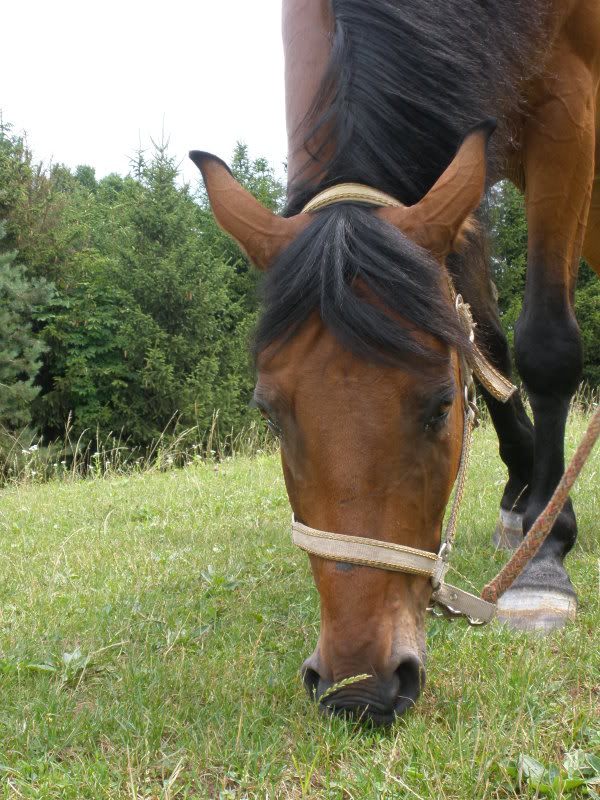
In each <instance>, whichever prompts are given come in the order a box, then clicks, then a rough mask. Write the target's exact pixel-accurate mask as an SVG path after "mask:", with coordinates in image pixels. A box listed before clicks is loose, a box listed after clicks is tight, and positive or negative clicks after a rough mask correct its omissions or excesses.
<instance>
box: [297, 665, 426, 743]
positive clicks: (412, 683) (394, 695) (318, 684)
mask: <svg viewBox="0 0 600 800" xmlns="http://www.w3.org/2000/svg"><path fill="white" fill-rule="evenodd" d="M303 679H304V685H305V687H306V690H307V691H308V693H309V695H310V697H311V699H313V700H314V701H316V702H318V706H319V711H321V712H322V713H324V714H328V715H335V716H339V717H344V718H346V719H349V720H352V721H354V722H370V723H372V724H373V725H377V726H382V727H388V726H390V725H392V724H393V723H394V722H395V721H396V720H397V719H398V718H399V717H401V716H402V715H403V714H405V713H406V712H407V711H408V710H409V709H411V708H413V706H415V705H416V701H417V698H418V697H419V695H420V693H421V691H422V689H423V686H424V684H425V669H424V667H423V665H422V663H421V661H420V660H419V659H418V658H416V657H415V656H411V657H410V658H405V660H404V661H403V662H402V663H401V664H400V665H399V666H398V667H397V668H396V670H395V671H394V673H393V675H392V677H391V678H390V679H388V680H382V679H378V678H370V679H369V680H365V681H363V682H361V683H355V684H352V685H350V686H342V687H340V688H339V689H336V690H334V691H331V689H332V688H333V686H334V685H333V684H332V683H329V684H328V682H327V681H323V679H322V678H321V677H320V676H319V673H318V672H317V671H316V670H315V669H313V668H312V667H311V666H307V665H306V664H305V665H304V669H303Z"/></svg>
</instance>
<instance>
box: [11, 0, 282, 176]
mask: <svg viewBox="0 0 600 800" xmlns="http://www.w3.org/2000/svg"><path fill="white" fill-rule="evenodd" d="M280 5H281V0H193V1H192V2H190V1H189V0H188V1H187V2H184V0H169V1H168V2H162V3H155V2H152V1H151V0H144V2H141V1H140V0H120V2H115V0H103V2H97V1H96V0H77V2H74V1H73V0H54V2H48V0H43V1H40V0H28V2H25V3H18V2H11V3H4V4H3V8H2V47H1V48H0V109H1V110H2V114H3V117H4V121H5V122H10V123H12V124H13V125H14V126H15V130H16V131H22V130H25V131H26V132H27V135H28V141H29V145H30V147H31V148H32V149H33V152H34V156H35V158H36V160H44V161H48V160H49V159H50V158H52V160H53V161H55V162H63V163H65V164H68V165H69V166H70V167H75V166H76V165H77V164H90V165H91V166H93V167H95V168H96V174H97V175H98V177H102V176H103V175H106V174H107V173H109V172H120V173H122V174H125V173H126V172H127V171H128V167H129V156H131V155H132V154H133V152H134V151H135V150H136V149H137V147H138V142H139V141H140V139H141V143H142V146H143V147H149V146H150V137H153V138H154V139H156V138H160V137H161V134H162V129H163V121H164V131H165V134H166V136H168V137H170V144H171V147H170V150H171V152H172V153H173V154H174V155H176V156H177V158H178V159H181V160H182V170H183V175H184V178H186V179H190V178H194V179H195V177H196V173H197V171H196V168H195V167H194V165H193V164H192V163H191V162H189V161H188V160H187V159H186V158H185V156H186V154H187V151H188V150H194V149H198V150H209V151H212V152H214V153H216V154H217V155H219V156H220V157H221V158H223V159H224V160H225V161H227V162H229V161H230V157H231V152H232V150H233V147H234V145H235V142H236V141H237V140H238V139H241V140H243V141H245V142H246V143H247V144H248V146H249V149H250V155H251V156H252V157H253V158H255V157H257V156H265V157H266V158H267V159H268V160H269V161H270V162H271V163H272V164H273V166H274V167H275V168H276V169H277V171H278V172H279V173H280V174H282V167H281V164H282V162H283V161H284V159H285V156H286V138H285V119H284V113H285V109H284V97H283V54H282V49H281V33H280V13H281V12H280Z"/></svg>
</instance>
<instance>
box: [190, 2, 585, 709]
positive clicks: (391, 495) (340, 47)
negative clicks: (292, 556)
mask: <svg viewBox="0 0 600 800" xmlns="http://www.w3.org/2000/svg"><path fill="white" fill-rule="evenodd" d="M283 36H284V46H285V55H286V96H287V123H288V134H289V160H288V178H289V185H288V205H287V209H286V212H285V216H284V217H277V216H274V215H272V214H271V213H270V212H268V211H267V210H265V209H264V208H263V207H262V206H260V204H259V203H258V202H257V201H255V200H254V199H253V198H252V197H251V196H250V195H249V194H248V193H247V192H246V191H245V190H243V189H242V188H241V187H240V186H239V185H238V184H237V183H236V182H235V181H234V179H233V178H232V176H231V174H230V172H229V171H228V169H227V167H226V166H225V165H224V164H223V162H221V161H220V160H219V159H217V158H216V157H214V156H212V155H210V154H207V153H200V152H193V153H192V154H191V157H192V159H193V160H194V162H195V163H196V164H197V165H198V166H199V168H200V169H201V171H202V174H203V176H204V180H205V183H206V188H207V192H208V195H209V198H210V202H211V204H212V208H213V211H214V214H215V216H216V219H217V221H218V223H219V224H220V225H221V226H222V227H223V228H224V229H225V230H226V231H227V232H228V233H230V234H231V235H232V236H233V237H234V238H235V239H236V240H237V241H238V243H239V244H240V245H241V246H242V248H243V249H244V250H245V251H246V253H247V254H248V256H249V257H250V259H251V260H252V262H253V263H254V264H255V266H256V267H257V268H258V269H261V270H264V271H265V281H264V303H263V315H262V319H261V321H260V323H259V327H258V331H257V335H256V343H255V348H256V358H257V372H258V381H257V385H256V391H255V401H256V403H257V405H258V407H259V408H260V410H261V412H262V413H263V415H264V416H265V417H266V418H267V419H268V420H269V423H270V425H271V426H272V427H273V429H274V430H275V431H276V432H277V433H278V434H279V436H280V437H281V457H282V463H283V470H284V475H285V480H286V485H287V489H288V495H289V499H290V503H291V506H292V509H293V511H294V514H295V516H296V518H297V519H298V520H300V521H302V522H304V523H305V524H306V525H309V526H311V527H313V528H318V529H322V530H326V531H333V532H340V533H345V534H349V535H353V536H361V537H368V538H372V539H380V540H386V541H389V542H394V543H398V544H403V545H409V546H412V547H416V548H419V549H424V550H429V551H431V552H435V551H437V549H438V547H439V544H440V535H441V525H442V519H443V516H444V509H445V506H446V503H447V500H448V497H449V494H450V491H451V488H452V484H453V481H454V479H455V476H456V473H457V468H458V463H459V458H460V452H461V438H462V428H463V414H462V407H463V401H462V385H461V381H460V374H459V372H460V371H459V361H460V359H461V358H462V357H463V356H465V355H468V351H469V348H470V343H469V341H468V339H467V337H466V335H465V333H464V331H463V329H462V327H461V325H460V324H459V322H458V320H457V318H456V315H455V313H454V307H453V305H452V302H451V297H450V291H449V289H448V282H447V279H446V270H448V272H449V273H450V275H451V276H452V278H453V280H454V283H455V285H456V287H457V289H458V290H459V291H460V292H461V293H462V294H463V296H464V297H465V299H466V300H467V301H468V302H469V303H470V304H471V307H472V310H473V313H474V316H475V318H476V320H477V323H478V324H477V329H476V336H477V343H478V345H479V346H480V348H482V349H483V350H485V352H486V353H487V355H488V357H489V359H490V360H491V361H492V362H493V363H494V364H495V365H496V366H497V367H498V368H499V369H500V370H501V371H503V372H504V373H505V374H506V375H508V374H509V373H510V358H509V353H508V348H507V344H506V341H505V339H504V336H503V334H502V331H501V327H500V325H499V321H498V315H497V310H496V303H495V299H494V291H493V286H492V284H491V280H490V269H489V264H488V259H487V257H486V247H485V237H484V234H483V232H482V226H481V225H480V224H478V223H477V222H476V217H477V209H478V206H479V204H480V201H481V198H482V196H483V193H484V191H485V189H486V186H490V185H491V184H493V183H495V182H496V181H497V180H499V179H500V178H503V177H508V178H510V179H511V180H512V181H514V182H515V183H516V184H517V186H519V187H520V188H522V189H523V190H524V191H525V193H526V203H527V219H528V226H529V250H528V266H527V282H526V291H525V298H524V303H523V311H522V314H521V317H520V319H519V322H518V326H517V328H516V332H515V355H516V361H517V366H518V369H519V372H520V375H521V378H522V380H523V382H524V385H525V386H526V388H527V391H528V395H529V398H530V402H531V407H532V410H533V417H534V425H532V424H531V423H530V421H529V419H528V417H527V415H526V414H525V411H524V409H523V406H522V404H521V401H520V399H519V398H518V396H515V397H513V398H512V399H511V400H510V401H509V402H508V403H506V404H502V403H499V402H498V401H496V400H494V398H492V397H491V396H490V395H488V394H487V392H485V391H483V395H484V397H485V400H486V402H487V403H488V406H489V410H490V414H491V417H492V420H493V422H494V425H495V427H496V430H497V433H498V437H499V443H500V454H501V457H502V459H503V460H504V462H505V464H506V466H507V468H508V482H507V485H506V488H505V491H504V495H503V497H502V500H501V504H500V506H501V522H500V533H501V534H502V536H503V537H505V536H506V535H507V533H508V534H511V533H512V534H514V532H515V530H517V531H518V532H519V534H520V535H522V531H523V530H524V531H527V529H528V528H529V526H530V525H531V523H532V522H533V520H534V518H535V517H536V515H537V513H538V512H539V511H540V510H541V508H542V507H543V506H544V505H545V503H546V501H547V500H548V498H549V496H550V494H551V493H552V491H553V489H554V487H555V486H556V483H557V481H558V479H559V477H560V475H561V473H562V471H563V468H564V459H563V438H564V428H565V420H566V415H567V410H568V406H569V401H570V398H571V397H572V395H573V392H574V391H575V388H576V386H577V384H578V382H579V379H580V375H581V370H582V360H583V356H582V346H581V339H580V335H579V330H578V326H577V323H576V320H575V317H574V313H573V297H574V290H575V282H576V277H577V269H578V264H579V258H580V254H581V252H582V251H583V254H584V255H585V257H586V258H587V259H588V261H589V262H590V264H591V265H592V266H593V267H594V268H595V269H597V270H600V237H599V235H598V234H599V231H600V184H599V183H598V181H599V180H600V179H599V178H598V176H597V175H596V173H595V168H594V165H595V151H596V146H597V145H596V127H597V124H596V123H597V116H596V115H597V105H596V100H597V92H598V85H599V79H600V3H599V2H598V0H497V2H481V0H428V2H425V0H335V2H328V0H284V8H283ZM490 117H495V118H496V119H497V120H498V123H499V124H498V129H497V132H496V134H495V135H494V136H492V137H491V139H490V146H489V148H488V149H489V152H488V153H487V157H486V145H487V143H488V138H489V135H490V133H491V131H492V127H493V126H492V125H490V124H488V123H484V124H481V120H483V119H487V118H490ZM478 123H479V125H478ZM474 126H475V127H474ZM469 130H470V131H471V132H470V133H468V134H467V135H466V137H465V136H464V133H465V131H469ZM462 137H464V138H463V141H462V144H461V145H460V147H458V150H457V146H458V145H459V143H460V141H461V138H462ZM348 182H354V183H358V184H360V185H362V186H368V187H371V188H374V189H377V190H380V191H382V192H385V193H387V194H389V195H391V196H392V197H394V198H396V199H397V200H398V201H400V202H401V203H402V204H403V206H402V207H394V206H390V207H385V206H384V207H373V206H372V205H368V204H365V203H363V202H360V199H356V198H355V199H348V198H346V200H345V202H343V200H344V198H343V197H342V198H338V202H336V203H334V204H332V205H327V206H325V207H323V208H321V209H320V210H317V211H314V212H312V213H304V214H303V213H300V212H301V210H302V208H303V207H304V205H305V204H306V203H307V201H309V200H310V199H311V198H314V197H315V196H316V195H318V194H319V193H321V192H322V191H323V190H324V189H326V188H327V187H332V186H336V185H338V184H346V183H348ZM474 220H475V221H474ZM461 242H462V244H463V247H462V249H461V247H460V245H461ZM506 529H508V531H507V530H506ZM575 536H576V522H575V515H574V512H573V508H572V506H571V504H570V503H569V504H567V506H565V508H564V510H563V512H562V513H561V515H560V517H559V518H558V520H557V522H556V524H555V526H554V529H553V531H552V534H551V536H550V538H549V539H548V541H547V542H546V544H545V545H544V547H543V548H542V550H541V552H540V553H539V554H538V556H537V557H536V559H535V560H534V562H533V563H532V564H531V565H530V566H529V567H528V568H527V569H526V571H525V572H524V574H523V575H522V576H521V578H520V579H519V580H518V582H517V584H515V586H514V587H513V588H512V589H511V590H510V591H509V592H508V593H507V594H506V595H505V597H504V598H503V607H502V613H503V615H504V616H505V618H508V619H509V620H511V621H512V623H513V624H515V625H518V626H520V627H552V626H557V625H560V624H563V623H564V621H565V619H567V618H569V617H572V616H573V613H574V608H575V604H576V600H575V593H574V591H573V588H572V586H571V583H570V580H569V578H568V575H567V573H566V571H565V569H564V567H563V558H564V556H565V554H566V553H567V552H568V550H569V549H570V548H571V547H572V545H573V543H574V541H575ZM310 560H311V566H312V570H313V573H314V578H315V582H316V585H317V588H318V591H319V594H320V598H321V634H320V637H319V642H318V644H317V647H316V649H315V651H314V653H313V654H312V656H311V657H310V658H309V659H308V660H307V661H306V662H305V664H304V667H303V674H304V679H305V682H306V685H307V687H308V689H309V691H310V692H311V693H313V694H315V695H316V696H321V695H322V694H323V692H324V691H325V690H326V689H327V688H328V687H330V686H331V685H332V683H333V682H337V681H340V680H341V679H344V678H347V677H349V676H353V675H357V674H361V673H367V674H368V675H369V676H370V677H369V678H368V679H366V680H362V681H361V682H358V683H354V684H350V685H347V686H346V687H344V688H342V689H339V690H338V691H336V692H333V693H331V694H329V695H328V696H327V698H326V699H325V701H324V705H325V706H326V707H327V708H328V709H329V710H333V711H338V712H342V713H355V714H366V715H367V716H369V717H370V718H372V719H373V720H374V721H376V722H387V721H390V720H391V719H393V718H394V715H395V714H399V713H401V712H402V711H403V710H404V709H406V708H407V707H409V706H410V705H412V704H413V703H414V701H415V700H416V698H417V696H418V694H419V692H420V689H421V687H422V685H423V680H424V660H425V634H424V616H425V610H426V607H427V605H428V601H429V598H430V594H431V584H430V582H429V581H428V580H427V579H426V578H424V577H422V576H419V575H411V574H406V573H398V572H391V571H387V570H384V569H377V568H374V567H369V566H357V565H355V564H348V563H339V562H335V561H332V560H328V559H324V558H319V557H317V556H311V558H310Z"/></svg>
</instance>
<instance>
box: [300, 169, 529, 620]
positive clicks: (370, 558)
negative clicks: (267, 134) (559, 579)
mask: <svg viewBox="0 0 600 800" xmlns="http://www.w3.org/2000/svg"><path fill="white" fill-rule="evenodd" d="M345 202H360V203H366V204H368V205H373V206H397V207H402V205H403V204H402V203H400V202H399V201H398V200H396V199H395V198H394V197H391V196H390V195H388V194H385V193H384V192H380V191H379V190H377V189H373V188H371V187H370V186H363V185H362V184H358V183H343V184H339V185H338V186H332V187H330V188H329V189H325V190H324V191H323V192H320V193H319V194H318V195H317V196H316V197H314V198H313V199H312V200H311V201H310V202H309V203H307V205H306V206H305V207H304V208H303V209H302V213H303V214H306V213H309V212H311V211H317V210H319V209H321V208H325V207H326V206H329V205H333V204H334V203H345ZM447 279H448V285H449V287H450V293H451V296H452V299H453V301H454V307H455V309H456V313H457V315H458V318H459V320H460V323H461V325H462V327H463V329H464V331H465V333H466V334H467V336H468V337H469V340H470V342H471V345H472V354H471V355H470V356H468V357H461V358H460V375H461V381H462V385H463V413H464V424H463V440H462V450H461V455H460V463H459V467H458V475H457V479H456V491H455V493H454V500H453V503H452V509H451V511H450V516H449V518H448V522H447V524H446V530H445V533H444V536H443V538H442V544H441V546H440V549H439V551H438V553H437V555H435V554H434V553H431V552H429V551H428V550H419V549H417V548H414V547H406V546H404V545H399V544H392V543H390V542H384V541H382V540H380V539H368V538H365V537H362V536H349V535H347V534H343V533H330V532H328V531H320V530H317V529H316V528H310V527H309V526H308V525H304V524H303V523H301V522H297V521H296V519H295V518H294V515H293V514H292V541H293V542H294V544H296V545H297V546H298V547H300V548H301V549H302V550H305V551H306V552H307V553H309V554H312V555H315V556H319V557H321V558H326V559H329V560H331V561H342V562H345V563H351V564H358V565H361V566H369V567H375V568H377V569H385V570H391V571H393V572H406V573H409V574H411V575H423V576H427V577H429V579H430V581H431V587H432V589H433V592H432V595H431V604H432V606H431V609H430V610H432V611H434V612H435V613H441V614H442V615H443V616H445V617H447V618H450V619H452V618H455V617H465V618H466V619H467V620H468V621H469V623H470V624H471V625H482V624H485V623H486V622H490V620H492V619H493V618H494V617H495V615H496V604H495V603H488V602H487V601H486V600H482V599H481V597H477V596H476V595H473V594H471V593H469V592H466V591H464V590H463V589H458V588H457V587H455V586H451V585H450V584H448V583H446V582H445V577H446V573H447V572H448V568H449V558H450V554H451V552H452V549H453V547H454V540H455V538H456V523H457V520H458V511H459V508H460V504H461V501H462V497H463V492H464V486H465V481H466V476H467V468H468V465H469V456H470V452H471V438H472V433H473V430H474V428H476V427H477V425H478V424H479V415H478V412H477V405H476V402H475V384H474V381H473V374H475V375H476V376H477V378H478V380H479V381H480V382H481V383H482V385H483V386H484V387H485V388H486V389H487V390H488V391H489V392H490V393H491V394H492V395H493V396H494V397H495V398H496V399H497V400H500V401H502V402H506V401H507V400H508V399H509V398H510V397H511V395H512V394H513V392H515V391H516V387H515V386H513V384H512V383H511V382H510V381H508V380H507V379H506V378H505V377H504V375H502V374H501V373H499V372H498V371H497V370H496V369H495V368H494V367H493V366H492V365H491V364H490V363H489V361H487V359H486V358H485V356H484V355H483V353H481V351H480V350H479V349H478V347H477V345H476V344H475V332H474V330H475V323H474V322H473V317H472V316H471V310H470V308H469V305H468V304H467V303H465V302H464V301H463V298H462V296H461V295H460V294H457V293H456V290H455V288H454V285H453V283H452V279H451V278H450V276H449V275H447ZM436 609H439V612H436Z"/></svg>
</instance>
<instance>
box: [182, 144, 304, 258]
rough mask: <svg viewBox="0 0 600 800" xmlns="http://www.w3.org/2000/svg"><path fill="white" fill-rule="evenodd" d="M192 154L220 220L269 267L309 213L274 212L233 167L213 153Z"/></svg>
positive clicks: (228, 231)
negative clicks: (282, 214) (284, 214)
mask: <svg viewBox="0 0 600 800" xmlns="http://www.w3.org/2000/svg"><path fill="white" fill-rule="evenodd" d="M190 158H191V159H192V161H193V162H194V164H195V165H196V166H197V167H198V169H199V170H200V172H201V173H202V177H203V178H204V184H205V186H206V191H207V193H208V199H209V200H210V205H211V207H212V210H213V214H214V215H215V219H216V220H217V223H218V224H219V226H220V227H221V228H223V230H224V231H225V232H226V233H228V234H229V235H230V236H232V237H233V238H234V239H235V240H236V242H237V243H238V244H239V245H240V247H241V248H242V249H243V250H244V251H245V252H246V253H247V255H248V258H249V259H250V261H252V263H253V264H254V266H255V267H257V269H261V270H265V269H268V268H269V267H270V266H271V264H272V263H273V261H274V260H275V259H276V258H277V256H278V255H279V253H281V251H282V250H283V249H284V248H285V247H286V246H287V245H288V244H290V242H291V241H292V240H293V239H295V238H296V236H297V235H298V234H299V233H300V231H301V230H302V229H303V228H304V227H305V226H306V225H308V223H309V221H310V219H309V217H307V216H304V217H300V216H295V217H290V218H289V219H286V218H285V217H278V216H277V215H276V214H273V213H272V212H271V211H269V210H268V209H267V208H265V207H264V206H263V205H261V204H260V203H259V202H258V200H256V198H254V197H253V196H252V195H251V194H250V192H248V191H247V190H246V189H244V188H243V186H240V184H239V183H238V182H237V181H236V180H235V178H234V177H233V175H232V174H231V172H230V170H229V167H228V166H227V165H226V164H225V163H224V162H223V161H221V159H220V158H217V157H216V156H214V155H212V153H204V152H201V151H200V150H192V151H191V152H190Z"/></svg>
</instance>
